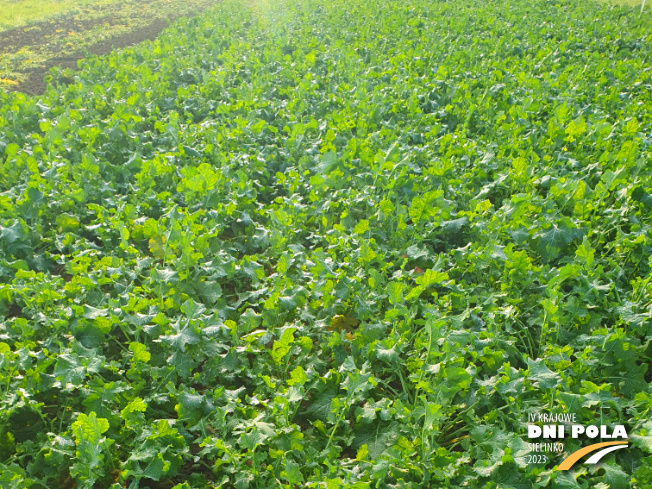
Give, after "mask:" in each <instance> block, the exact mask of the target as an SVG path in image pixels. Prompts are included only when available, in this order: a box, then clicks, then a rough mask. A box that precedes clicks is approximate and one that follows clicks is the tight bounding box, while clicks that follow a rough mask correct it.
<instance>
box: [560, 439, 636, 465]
mask: <svg viewBox="0 0 652 489" xmlns="http://www.w3.org/2000/svg"><path fill="white" fill-rule="evenodd" d="M627 443H629V442H626V441H606V442H604V443H594V444H593V445H589V446H588V447H584V448H580V449H579V450H578V451H576V452H573V453H571V454H570V455H569V456H568V457H566V458H565V459H564V461H563V462H562V463H561V464H559V467H557V470H568V469H570V468H571V467H572V466H573V465H575V462H577V461H578V460H579V459H581V458H582V457H583V456H584V455H586V454H587V453H591V452H595V451H596V450H599V449H600V448H603V447H610V446H612V445H627Z"/></svg>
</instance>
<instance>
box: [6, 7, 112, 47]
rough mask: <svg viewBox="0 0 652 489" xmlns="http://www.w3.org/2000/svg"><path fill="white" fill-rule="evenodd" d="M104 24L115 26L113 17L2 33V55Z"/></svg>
mask: <svg viewBox="0 0 652 489" xmlns="http://www.w3.org/2000/svg"><path fill="white" fill-rule="evenodd" d="M103 24H109V25H113V24H114V19H113V16H111V15H107V16H104V17H100V18H97V19H87V20H75V19H73V18H68V19H60V20H53V21H50V22H40V23H38V24H33V25H30V26H28V27H18V28H16V29H10V30H8V31H2V32H0V54H3V53H9V52H15V51H19V50H21V49H22V48H26V47H29V46H36V45H38V44H41V43H43V40H44V39H47V38H48V37H51V36H52V34H53V33H56V32H57V31H59V32H70V31H88V30H90V29H92V28H94V27H97V26H99V25H103Z"/></svg>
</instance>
